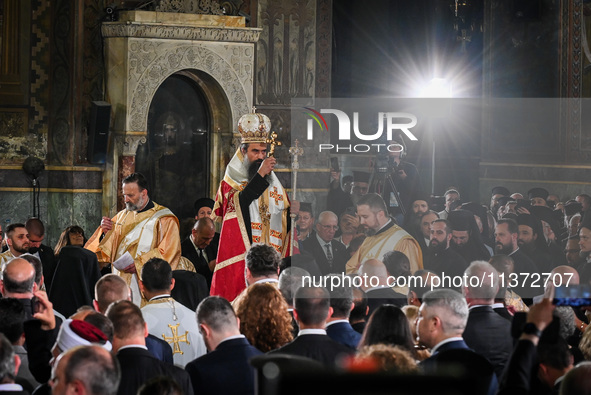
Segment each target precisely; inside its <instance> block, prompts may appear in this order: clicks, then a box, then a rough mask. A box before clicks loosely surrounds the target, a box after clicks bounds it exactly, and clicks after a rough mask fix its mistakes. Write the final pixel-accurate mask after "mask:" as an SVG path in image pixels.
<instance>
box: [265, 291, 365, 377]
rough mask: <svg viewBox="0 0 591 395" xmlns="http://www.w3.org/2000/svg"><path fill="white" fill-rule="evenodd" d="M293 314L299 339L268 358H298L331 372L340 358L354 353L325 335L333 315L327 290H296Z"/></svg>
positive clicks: (272, 352) (275, 351) (273, 352)
mask: <svg viewBox="0 0 591 395" xmlns="http://www.w3.org/2000/svg"><path fill="white" fill-rule="evenodd" d="M293 313H294V317H295V319H296V321H297V323H298V326H299V328H300V332H299V333H298V336H297V337H296V338H295V340H293V341H292V342H291V343H288V344H286V345H285V346H283V347H281V348H279V349H277V350H274V351H271V352H270V354H291V355H299V356H302V357H307V358H311V359H314V360H316V361H318V362H320V363H322V364H324V365H325V366H327V367H332V368H334V367H335V366H336V365H337V363H338V360H339V359H340V358H342V357H344V356H347V355H352V354H353V353H354V351H353V350H352V349H350V348H349V347H347V346H344V345H342V344H339V343H337V342H335V341H334V340H332V339H331V338H330V337H328V336H327V334H326V330H325V329H324V328H325V327H326V320H327V319H328V317H330V316H331V315H332V307H330V295H329V293H328V291H327V290H326V288H316V287H301V288H299V289H298V290H297V291H296V294H295V299H294V312H293Z"/></svg>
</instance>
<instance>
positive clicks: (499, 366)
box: [462, 261, 513, 378]
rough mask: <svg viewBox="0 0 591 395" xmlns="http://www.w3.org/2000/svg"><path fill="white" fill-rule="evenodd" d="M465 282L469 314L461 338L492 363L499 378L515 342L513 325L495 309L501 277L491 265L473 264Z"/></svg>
mask: <svg viewBox="0 0 591 395" xmlns="http://www.w3.org/2000/svg"><path fill="white" fill-rule="evenodd" d="M464 278H465V279H466V281H465V284H464V287H463V288H462V292H463V294H464V296H465V297H466V302H467V303H468V306H469V311H470V313H469V315H468V322H467V324H466V329H465V330H464V334H463V335H462V336H463V338H464V341H465V342H466V344H467V345H468V347H470V348H471V349H473V350H474V351H476V352H477V353H478V354H480V355H482V356H484V357H486V359H488V360H489V361H490V363H491V364H492V365H493V366H494V369H495V373H496V374H497V377H499V378H500V377H501V374H502V373H503V369H504V367H505V364H506V363H507V360H508V359H509V356H510V355H511V350H513V339H512V338H511V323H510V322H509V321H508V320H507V319H505V318H503V317H501V316H500V315H499V314H497V313H496V312H495V311H494V310H493V308H492V305H493V303H494V298H495V296H496V294H497V292H498V291H499V274H498V273H497V271H496V270H495V268H494V267H493V266H492V265H491V264H490V263H488V262H484V261H474V262H472V264H471V265H470V266H469V267H468V269H466V271H465V272H464Z"/></svg>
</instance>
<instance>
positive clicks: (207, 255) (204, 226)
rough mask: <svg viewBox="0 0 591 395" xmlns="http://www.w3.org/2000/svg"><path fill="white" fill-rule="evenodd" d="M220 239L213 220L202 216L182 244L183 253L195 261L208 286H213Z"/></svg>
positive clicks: (197, 269)
mask: <svg viewBox="0 0 591 395" xmlns="http://www.w3.org/2000/svg"><path fill="white" fill-rule="evenodd" d="M219 241H220V236H219V233H216V231H215V225H214V223H213V221H212V220H211V219H210V218H209V217H201V218H199V219H198V220H197V222H195V225H194V226H193V230H192V231H191V234H190V235H189V237H187V238H186V239H185V241H183V243H182V244H181V250H182V255H183V256H184V257H185V258H187V259H188V260H190V261H191V262H192V263H193V265H194V266H195V271H196V272H197V273H199V274H201V275H202V276H203V277H205V279H206V280H207V287H208V288H210V287H211V280H212V278H213V269H214V267H215V264H216V258H217V254H218V246H219Z"/></svg>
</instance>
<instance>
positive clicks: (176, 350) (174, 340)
mask: <svg viewBox="0 0 591 395" xmlns="http://www.w3.org/2000/svg"><path fill="white" fill-rule="evenodd" d="M179 325H180V324H176V325H174V326H173V325H170V324H168V327H169V328H170V330H171V331H172V337H167V336H166V335H165V334H162V338H163V339H164V340H165V341H166V342H168V343H169V344H172V353H173V354H181V355H182V354H184V352H182V351H181V346H180V344H179V342H185V343H187V344H191V343H189V340H188V339H187V334H188V333H189V331H185V334H184V335H182V336H179V335H178V330H179Z"/></svg>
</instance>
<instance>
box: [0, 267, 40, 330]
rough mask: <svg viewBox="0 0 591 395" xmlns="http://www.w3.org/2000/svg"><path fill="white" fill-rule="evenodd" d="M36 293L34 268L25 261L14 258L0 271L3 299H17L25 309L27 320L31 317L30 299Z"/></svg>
mask: <svg viewBox="0 0 591 395" xmlns="http://www.w3.org/2000/svg"><path fill="white" fill-rule="evenodd" d="M35 291H37V284H36V283H35V268H34V267H33V265H31V264H30V263H29V262H28V261H27V260H25V259H22V258H14V259H12V260H11V261H9V262H8V264H7V265H6V267H5V268H4V270H3V271H2V280H0V292H1V293H2V296H3V297H4V298H15V299H19V302H21V303H22V304H23V306H24V308H25V314H26V316H27V319H30V318H31V317H32V316H33V309H32V306H31V302H30V300H31V298H32V297H33V292H35Z"/></svg>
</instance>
